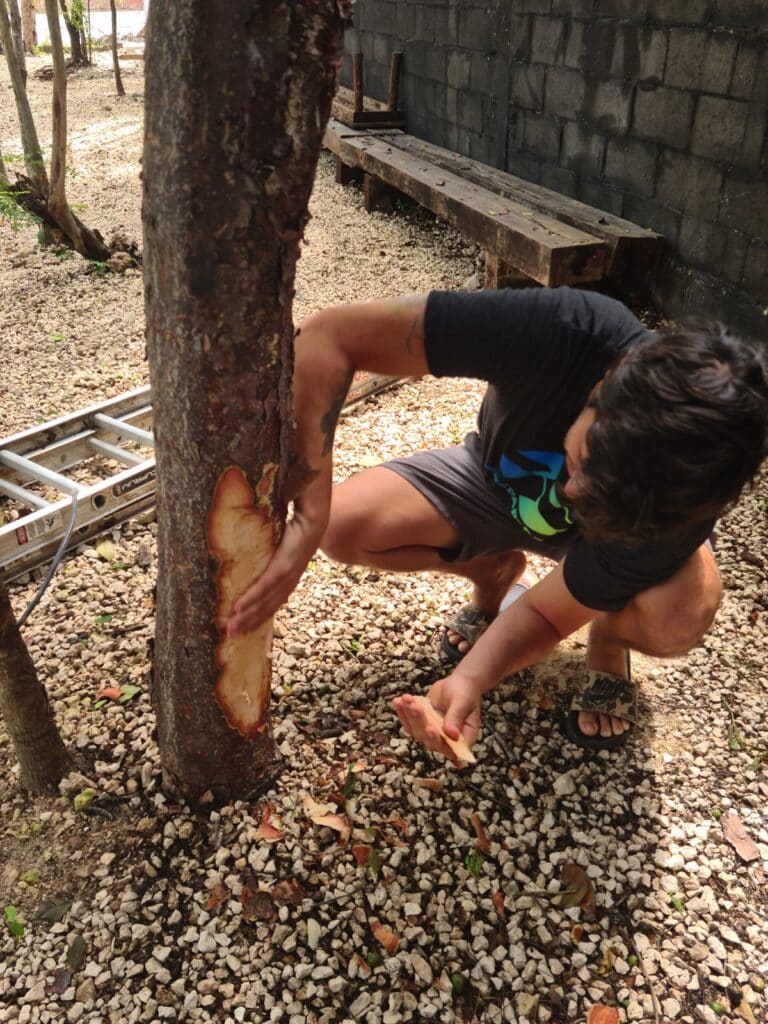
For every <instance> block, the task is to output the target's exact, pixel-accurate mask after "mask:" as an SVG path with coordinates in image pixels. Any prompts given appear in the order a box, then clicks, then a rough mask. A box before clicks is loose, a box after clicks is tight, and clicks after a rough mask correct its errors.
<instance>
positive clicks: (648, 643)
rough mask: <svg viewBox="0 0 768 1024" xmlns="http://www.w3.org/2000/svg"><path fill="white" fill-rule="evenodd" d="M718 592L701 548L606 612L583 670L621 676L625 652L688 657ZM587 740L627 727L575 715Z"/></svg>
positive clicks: (594, 627) (594, 628)
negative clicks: (672, 572)
mask: <svg viewBox="0 0 768 1024" xmlns="http://www.w3.org/2000/svg"><path fill="white" fill-rule="evenodd" d="M721 594H722V588H721V584H720V573H719V572H718V569H717V565H716V564H715V559H714V557H713V555H712V551H711V550H710V548H709V547H707V545H702V546H701V547H700V548H698V550H697V551H695V552H694V553H693V555H691V557H690V558H689V559H688V561H687V562H686V563H685V565H684V566H682V567H681V568H680V569H678V571H677V572H676V573H675V575H674V576H671V577H670V578H669V579H668V580H665V581H664V582H663V583H660V584H658V585H657V586H655V587H650V588H649V589H648V590H644V591H643V592H642V593H641V594H638V595H637V596H636V597H635V598H633V599H632V600H631V601H630V602H629V604H627V605H626V607H625V608H622V610H621V611H620V612H604V613H603V614H601V615H600V616H599V617H598V618H597V619H595V620H594V621H593V622H592V624H591V626H590V631H589V643H588V646H587V667H588V668H590V669H598V670H600V671H603V672H611V673H614V674H615V675H625V674H626V668H627V654H628V651H629V650H630V649H631V650H635V651H640V653H641V654H648V655H651V656H653V657H657V658H675V657H679V656H681V655H683V654H687V653H688V651H690V650H691V649H692V648H693V647H696V646H697V644H699V643H700V642H701V639H702V637H703V636H704V634H705V633H706V632H707V630H708V629H709V628H710V626H711V625H712V622H713V620H714V617H715V613H716V612H717V608H718V606H719V604H720V598H721ZM579 728H580V729H581V731H582V732H583V733H585V734H586V735H587V736H596V735H598V733H599V734H600V735H601V736H611V735H616V734H619V733H622V732H624V731H625V730H626V729H628V728H629V724H628V723H627V722H625V721H624V719H622V718H614V717H612V716H609V715H598V714H596V713H595V712H592V711H582V712H581V713H580V714H579Z"/></svg>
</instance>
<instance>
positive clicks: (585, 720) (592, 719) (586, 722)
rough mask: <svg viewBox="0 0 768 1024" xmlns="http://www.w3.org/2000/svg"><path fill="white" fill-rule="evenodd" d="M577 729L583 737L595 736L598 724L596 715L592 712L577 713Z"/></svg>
mask: <svg viewBox="0 0 768 1024" xmlns="http://www.w3.org/2000/svg"><path fill="white" fill-rule="evenodd" d="M579 728H580V729H581V731H582V732H583V733H584V735H585V736H596V735H597V733H598V731H599V728H600V724H599V721H598V717H597V715H596V714H595V713H594V711H580V712H579Z"/></svg>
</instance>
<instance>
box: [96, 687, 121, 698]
mask: <svg viewBox="0 0 768 1024" xmlns="http://www.w3.org/2000/svg"><path fill="white" fill-rule="evenodd" d="M122 693H123V691H122V689H121V688H120V687H119V686H102V688H101V689H100V690H99V692H98V693H97V694H96V700H120V697H121V696H122Z"/></svg>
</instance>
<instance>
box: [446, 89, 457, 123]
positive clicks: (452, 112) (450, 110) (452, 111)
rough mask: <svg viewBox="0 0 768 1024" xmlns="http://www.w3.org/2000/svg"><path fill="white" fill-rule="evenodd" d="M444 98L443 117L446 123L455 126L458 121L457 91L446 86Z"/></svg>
mask: <svg viewBox="0 0 768 1024" xmlns="http://www.w3.org/2000/svg"><path fill="white" fill-rule="evenodd" d="M443 97H444V110H445V113H444V117H445V119H446V121H448V122H449V123H452V124H456V122H457V121H458V119H459V91H458V89H452V88H451V86H446V89H445V92H444V93H443Z"/></svg>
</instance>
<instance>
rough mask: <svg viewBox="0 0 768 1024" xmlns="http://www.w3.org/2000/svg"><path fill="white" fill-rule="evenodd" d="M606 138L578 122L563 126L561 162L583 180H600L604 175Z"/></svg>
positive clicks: (570, 122) (568, 122)
mask: <svg viewBox="0 0 768 1024" xmlns="http://www.w3.org/2000/svg"><path fill="white" fill-rule="evenodd" d="M605 145H606V137H605V136H604V135H600V134H599V133H598V132H595V131H592V129H591V128H588V127H587V126H586V125H583V124H579V123H578V122H577V121H567V122H566V123H565V125H564V126H563V138H562V144H561V148H560V162H561V164H563V165H564V166H565V167H567V168H568V169H569V170H571V171H573V172H574V173H575V174H577V175H578V176H579V177H582V178H600V177H601V175H602V173H603V161H604V159H605Z"/></svg>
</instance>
